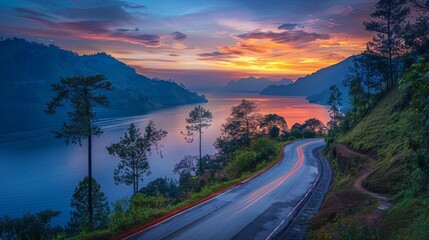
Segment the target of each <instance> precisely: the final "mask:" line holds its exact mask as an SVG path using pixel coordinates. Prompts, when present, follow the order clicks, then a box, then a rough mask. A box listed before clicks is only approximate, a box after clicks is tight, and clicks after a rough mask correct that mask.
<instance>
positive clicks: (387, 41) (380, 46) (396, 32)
mask: <svg viewBox="0 0 429 240" xmlns="http://www.w3.org/2000/svg"><path fill="white" fill-rule="evenodd" d="M406 3H407V1H406V0H380V1H378V2H377V4H376V10H375V12H373V13H372V14H371V17H372V20H371V21H369V22H364V26H365V29H366V30H367V31H369V32H374V33H376V35H375V36H374V37H373V39H372V41H371V42H369V43H368V50H369V51H370V52H373V53H375V54H378V55H381V56H383V57H385V59H386V61H387V67H386V69H385V71H386V76H387V78H386V86H387V88H389V87H390V86H391V85H392V84H394V83H395V82H396V78H397V76H396V71H395V70H394V64H393V62H392V61H393V59H394V58H395V57H397V56H399V55H400V54H401V53H403V51H404V46H403V36H402V34H401V33H402V29H403V27H404V24H405V20H406V17H407V15H408V13H409V11H410V9H409V8H408V7H407V6H406Z"/></svg>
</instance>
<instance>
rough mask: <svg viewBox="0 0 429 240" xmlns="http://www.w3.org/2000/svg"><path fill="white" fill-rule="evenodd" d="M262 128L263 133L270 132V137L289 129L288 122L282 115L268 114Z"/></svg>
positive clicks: (263, 120)
mask: <svg viewBox="0 0 429 240" xmlns="http://www.w3.org/2000/svg"><path fill="white" fill-rule="evenodd" d="M260 128H261V130H262V132H263V133H265V134H266V133H268V134H269V135H270V137H272V138H276V137H278V136H279V135H280V132H285V131H287V123H286V120H285V119H284V117H282V116H279V115H277V114H267V115H265V116H264V118H263V119H262V122H261V125H260Z"/></svg>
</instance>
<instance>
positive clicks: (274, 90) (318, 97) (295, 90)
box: [261, 56, 357, 106]
mask: <svg viewBox="0 0 429 240" xmlns="http://www.w3.org/2000/svg"><path fill="white" fill-rule="evenodd" d="M356 57H357V56H356ZM354 58H355V56H352V57H349V58H347V59H345V60H344V61H342V62H339V63H337V64H334V65H332V66H329V67H326V68H323V69H320V70H318V71H316V72H315V73H312V74H310V75H307V76H305V77H303V78H299V79H298V80H297V81H296V82H295V83H293V84H290V85H288V86H269V87H267V88H266V89H264V90H263V91H262V92H261V94H262V95H284V96H306V97H307V99H308V100H309V101H310V102H314V103H320V104H326V99H327V98H328V96H329V87H330V86H331V85H333V84H336V85H338V87H339V89H340V91H341V92H342V94H343V95H342V97H343V105H345V106H347V105H349V101H348V88H346V87H344V86H343V85H342V81H343V80H344V78H345V77H346V75H347V73H348V70H349V67H351V66H352V65H353V59H354Z"/></svg>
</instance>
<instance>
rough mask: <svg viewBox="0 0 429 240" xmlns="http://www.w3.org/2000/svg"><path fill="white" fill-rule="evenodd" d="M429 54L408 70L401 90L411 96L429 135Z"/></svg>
mask: <svg viewBox="0 0 429 240" xmlns="http://www.w3.org/2000/svg"><path fill="white" fill-rule="evenodd" d="M428 73H429V54H427V55H425V56H422V57H420V59H419V61H418V63H416V64H414V65H413V66H412V67H411V68H410V69H408V70H407V71H406V72H405V74H404V77H403V78H402V80H401V88H402V89H403V90H404V91H405V92H406V94H409V95H411V103H412V107H413V108H414V109H415V110H416V111H417V112H418V113H419V120H420V123H421V124H422V126H423V128H425V129H426V131H427V132H428V133H429V76H428Z"/></svg>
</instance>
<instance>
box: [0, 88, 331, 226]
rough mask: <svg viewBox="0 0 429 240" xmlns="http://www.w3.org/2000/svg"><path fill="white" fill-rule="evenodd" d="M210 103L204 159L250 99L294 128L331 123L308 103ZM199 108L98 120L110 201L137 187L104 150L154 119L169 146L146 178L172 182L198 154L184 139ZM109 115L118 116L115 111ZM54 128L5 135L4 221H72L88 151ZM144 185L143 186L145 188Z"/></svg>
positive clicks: (97, 152)
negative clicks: (42, 217) (178, 166)
mask: <svg viewBox="0 0 429 240" xmlns="http://www.w3.org/2000/svg"><path fill="white" fill-rule="evenodd" d="M206 96H207V98H208V99H209V102H208V103H206V104H203V105H204V107H205V108H207V109H209V110H210V111H211V112H212V113H213V117H214V118H213V122H212V126H211V127H210V128H209V129H206V130H205V131H204V134H203V139H202V147H203V153H204V154H206V153H207V154H213V153H214V147H213V142H214V140H215V138H216V137H218V136H219V135H220V128H221V124H222V123H223V122H224V120H225V119H226V118H227V117H228V115H229V113H230V110H231V107H233V106H236V105H237V104H239V103H240V101H241V99H243V98H246V99H248V100H251V101H255V102H256V103H257V105H258V110H259V111H260V112H261V113H262V114H268V113H277V114H279V115H281V116H283V117H285V119H286V121H287V123H288V125H289V127H291V126H292V125H293V124H294V123H296V122H298V123H302V122H304V121H305V120H306V119H308V118H311V117H316V118H318V119H320V120H321V121H322V122H324V123H326V122H327V121H328V118H329V116H328V112H327V108H326V107H325V106H321V105H317V104H311V103H308V102H307V101H306V100H305V98H299V97H265V96H259V95H256V94H245V95H243V94H239V95H238V94H207V95H206ZM193 107H194V105H186V106H180V107H176V108H171V109H167V110H160V111H155V112H152V113H150V114H147V115H142V116H134V117H112V116H110V117H104V118H102V119H100V120H99V124H100V126H101V127H102V129H103V131H104V133H103V135H101V137H99V138H94V140H93V141H94V142H93V164H94V167H93V169H94V173H93V174H94V177H95V178H96V180H97V181H98V182H99V183H100V184H101V186H102V190H103V191H104V192H105V193H106V195H107V196H108V199H109V201H110V202H112V201H114V200H117V199H119V198H122V197H124V196H130V195H131V193H132V186H125V185H115V184H114V181H113V169H114V168H115V167H116V165H117V162H118V159H117V158H115V157H112V156H110V155H109V154H108V153H107V151H106V148H105V146H109V145H110V144H111V143H115V142H117V141H118V140H119V138H120V137H121V136H122V135H123V133H124V131H125V130H126V129H127V127H128V126H129V125H130V124H131V123H134V124H135V125H136V127H139V128H141V129H142V130H143V128H144V127H145V126H146V124H147V123H148V122H149V121H150V120H153V121H154V122H155V124H156V127H158V128H162V129H164V130H166V131H168V135H167V137H166V138H165V139H164V140H163V141H162V143H163V145H164V146H165V147H164V148H163V149H162V151H163V156H164V157H163V158H160V157H159V156H158V155H156V154H154V155H153V156H152V157H151V158H150V160H149V161H150V166H151V171H152V175H150V176H148V177H146V178H145V183H148V182H150V181H152V180H154V179H156V178H158V177H164V176H167V177H173V178H177V175H174V174H173V172H172V170H173V167H174V164H175V163H177V162H178V161H179V160H180V159H181V158H182V157H183V156H184V155H188V154H197V153H198V145H197V141H195V142H193V143H187V142H186V141H185V140H184V139H183V138H184V137H183V136H182V135H181V134H180V132H181V131H183V130H185V128H184V127H185V120H184V119H185V118H186V117H187V115H188V113H189V112H190V111H191V110H192V109H193ZM110 115H114V113H112V112H110ZM51 130H52V129H37V130H34V131H32V132H26V133H15V134H7V135H0V184H1V185H0V192H1V197H0V216H1V215H5V214H8V215H12V216H19V215H22V214H24V213H25V212H36V211H40V210H44V209H48V208H50V209H54V210H60V211H62V212H63V214H61V216H60V218H58V219H57V220H56V223H60V224H63V223H65V222H67V221H68V219H69V211H70V208H69V206H70V197H71V196H72V194H73V191H74V188H75V187H76V186H77V184H78V182H79V181H80V180H81V179H82V178H83V177H84V176H85V174H86V171H87V160H86V147H85V144H83V146H82V147H79V146H77V145H69V146H66V145H65V144H64V143H63V141H62V140H58V139H55V138H54V137H53V135H52V134H51V133H50V131H51ZM145 183H143V184H141V186H143V185H145Z"/></svg>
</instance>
